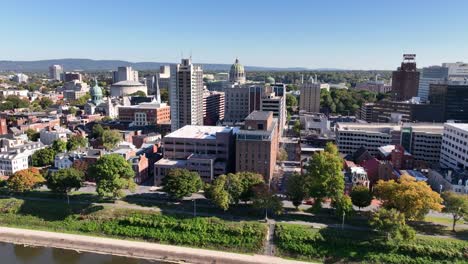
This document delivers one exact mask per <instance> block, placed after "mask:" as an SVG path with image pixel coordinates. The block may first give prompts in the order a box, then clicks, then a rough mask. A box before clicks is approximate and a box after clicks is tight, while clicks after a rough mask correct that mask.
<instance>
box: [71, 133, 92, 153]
mask: <svg viewBox="0 0 468 264" xmlns="http://www.w3.org/2000/svg"><path fill="white" fill-rule="evenodd" d="M87 145H88V139H87V138H85V137H83V136H80V135H72V136H71V137H70V138H69V139H68V141H67V150H68V151H72V150H76V149H77V148H79V147H86V146H87Z"/></svg>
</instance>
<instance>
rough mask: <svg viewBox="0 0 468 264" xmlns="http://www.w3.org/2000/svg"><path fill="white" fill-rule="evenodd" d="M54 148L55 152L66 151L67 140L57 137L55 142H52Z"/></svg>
mask: <svg viewBox="0 0 468 264" xmlns="http://www.w3.org/2000/svg"><path fill="white" fill-rule="evenodd" d="M52 149H53V150H54V151H55V153H62V152H65V151H66V150H67V142H65V141H63V140H61V139H56V140H54V142H52Z"/></svg>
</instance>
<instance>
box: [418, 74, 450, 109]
mask: <svg viewBox="0 0 468 264" xmlns="http://www.w3.org/2000/svg"><path fill="white" fill-rule="evenodd" d="M448 72H449V68H447V67H441V66H429V67H425V68H423V69H422V72H421V75H420V76H419V87H418V97H419V98H421V101H427V100H428V98H429V86H430V84H431V83H439V82H442V81H445V80H447V78H448Z"/></svg>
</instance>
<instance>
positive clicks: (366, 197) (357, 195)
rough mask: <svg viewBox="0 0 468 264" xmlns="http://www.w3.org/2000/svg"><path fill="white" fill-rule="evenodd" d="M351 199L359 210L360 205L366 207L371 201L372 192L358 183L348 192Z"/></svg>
mask: <svg viewBox="0 0 468 264" xmlns="http://www.w3.org/2000/svg"><path fill="white" fill-rule="evenodd" d="M350 196H351V201H352V202H353V204H354V205H355V206H357V207H358V208H359V210H361V208H362V207H367V206H369V205H370V204H371V202H372V194H371V193H370V191H369V189H368V188H367V187H366V186H362V185H358V186H355V187H353V189H352V190H351V193H350Z"/></svg>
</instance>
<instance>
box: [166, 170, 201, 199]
mask: <svg viewBox="0 0 468 264" xmlns="http://www.w3.org/2000/svg"><path fill="white" fill-rule="evenodd" d="M202 187H203V182H202V180H201V178H200V175H198V173H197V172H194V171H189V170H187V169H171V170H169V172H168V173H167V175H166V177H164V179H163V191H164V192H166V193H167V194H168V195H169V196H170V197H171V198H175V199H179V200H180V199H182V198H184V197H187V196H190V195H192V193H196V192H198V191H199V190H200V189H201V188H202Z"/></svg>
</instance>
